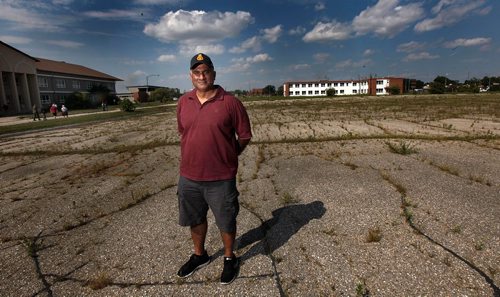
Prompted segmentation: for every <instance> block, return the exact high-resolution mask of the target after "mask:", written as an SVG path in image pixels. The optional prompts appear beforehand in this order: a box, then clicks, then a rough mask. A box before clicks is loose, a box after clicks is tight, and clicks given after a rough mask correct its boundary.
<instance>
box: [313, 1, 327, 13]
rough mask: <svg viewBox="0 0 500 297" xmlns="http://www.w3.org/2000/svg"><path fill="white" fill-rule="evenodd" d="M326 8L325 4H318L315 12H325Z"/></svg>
mask: <svg viewBox="0 0 500 297" xmlns="http://www.w3.org/2000/svg"><path fill="white" fill-rule="evenodd" d="M325 8H326V6H325V3H323V2H318V3H316V5H314V10H316V11H321V10H324V9H325Z"/></svg>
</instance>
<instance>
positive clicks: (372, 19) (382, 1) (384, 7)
mask: <svg viewBox="0 0 500 297" xmlns="http://www.w3.org/2000/svg"><path fill="white" fill-rule="evenodd" d="M423 16H424V10H423V9H422V3H411V4H408V5H399V0H379V1H378V2H377V4H375V5H374V6H373V7H368V8H367V9H365V10H364V11H362V12H361V13H360V14H359V15H358V16H356V17H355V18H354V20H353V21H352V25H353V28H354V30H355V31H356V34H357V35H365V34H368V33H375V34H376V35H378V36H381V37H394V36H395V35H396V34H398V33H400V32H402V31H404V30H405V29H406V28H408V26H409V25H410V24H411V23H413V22H415V21H416V20H418V19H420V18H422V17H423Z"/></svg>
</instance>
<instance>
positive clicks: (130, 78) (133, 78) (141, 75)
mask: <svg viewBox="0 0 500 297" xmlns="http://www.w3.org/2000/svg"><path fill="white" fill-rule="evenodd" d="M145 82H146V72H144V71H142V70H136V71H134V72H133V73H129V74H128V75H127V77H126V78H125V81H124V83H125V85H126V86H133V85H141V84H145Z"/></svg>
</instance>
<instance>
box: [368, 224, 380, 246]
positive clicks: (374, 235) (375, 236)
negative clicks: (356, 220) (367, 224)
mask: <svg viewBox="0 0 500 297" xmlns="http://www.w3.org/2000/svg"><path fill="white" fill-rule="evenodd" d="M380 240H382V231H381V230H380V228H379V227H376V228H373V229H370V230H368V235H367V236H366V242H368V243H370V242H380Z"/></svg>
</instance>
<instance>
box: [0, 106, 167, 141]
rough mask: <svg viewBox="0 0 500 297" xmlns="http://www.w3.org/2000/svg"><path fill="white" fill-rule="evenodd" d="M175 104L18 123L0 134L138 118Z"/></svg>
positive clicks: (0, 128) (4, 129) (8, 126)
mask: <svg viewBox="0 0 500 297" xmlns="http://www.w3.org/2000/svg"><path fill="white" fill-rule="evenodd" d="M174 108H175V106H173V107H171V106H155V107H151V108H145V109H137V110H136V111H134V112H121V111H118V112H103V113H91V114H85V115H79V116H70V117H68V118H57V119H50V120H46V121H33V122H29V123H22V124H16V125H7V126H1V127H0V135H2V134H8V133H18V132H25V131H31V130H41V129H50V128H58V127H65V126H71V125H82V124H88V123H96V122H102V121H109V120H124V119H129V118H137V117H142V116H145V115H152V114H156V113H161V112H165V111H167V110H173V109H174Z"/></svg>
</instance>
